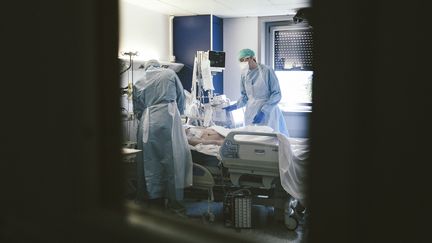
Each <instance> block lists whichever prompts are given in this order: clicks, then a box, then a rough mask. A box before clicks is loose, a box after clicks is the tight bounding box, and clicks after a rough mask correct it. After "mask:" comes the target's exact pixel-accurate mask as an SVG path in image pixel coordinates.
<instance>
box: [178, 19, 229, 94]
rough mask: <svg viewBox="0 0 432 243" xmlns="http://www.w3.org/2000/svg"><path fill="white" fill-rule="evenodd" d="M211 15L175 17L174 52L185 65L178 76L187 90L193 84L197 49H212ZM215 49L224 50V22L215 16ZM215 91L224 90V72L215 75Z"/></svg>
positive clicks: (220, 91) (219, 92)
mask: <svg viewBox="0 0 432 243" xmlns="http://www.w3.org/2000/svg"><path fill="white" fill-rule="evenodd" d="M210 16H211V15H197V16H179V17H174V19H173V54H174V56H175V57H176V62H179V63H183V64H184V65H185V66H184V67H183V68H182V70H181V71H180V72H179V73H178V76H179V78H180V80H181V82H182V84H183V87H184V88H185V89H186V90H189V91H190V89H191V86H192V71H193V61H194V57H195V54H196V52H197V51H208V50H211V46H210V43H211V42H210V23H211V22H210V20H211V19H210ZM213 50H215V51H223V22H222V19H221V18H219V17H216V16H213ZM213 85H214V87H215V93H218V94H222V92H223V74H222V73H218V74H217V75H215V76H213Z"/></svg>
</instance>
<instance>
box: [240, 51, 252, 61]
mask: <svg viewBox="0 0 432 243" xmlns="http://www.w3.org/2000/svg"><path fill="white" fill-rule="evenodd" d="M254 56H255V52H254V51H252V50H251V49H242V50H240V52H239V59H242V58H243V57H254Z"/></svg>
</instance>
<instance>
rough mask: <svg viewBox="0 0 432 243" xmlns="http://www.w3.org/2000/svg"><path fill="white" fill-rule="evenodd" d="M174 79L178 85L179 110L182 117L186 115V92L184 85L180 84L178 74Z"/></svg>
mask: <svg viewBox="0 0 432 243" xmlns="http://www.w3.org/2000/svg"><path fill="white" fill-rule="evenodd" d="M174 79H175V85H176V93H177V100H176V102H177V108H178V110H179V112H180V114H181V115H183V113H184V108H185V99H186V97H185V92H184V89H183V85H182V83H181V82H180V79H179V78H178V76H177V74H175V73H174Z"/></svg>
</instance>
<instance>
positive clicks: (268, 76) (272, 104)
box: [236, 64, 289, 136]
mask: <svg viewBox="0 0 432 243" xmlns="http://www.w3.org/2000/svg"><path fill="white" fill-rule="evenodd" d="M240 91H241V97H240V99H239V100H238V101H237V103H236V104H237V107H243V106H246V111H245V125H251V124H252V121H253V119H254V117H255V115H256V114H257V113H258V112H259V111H262V112H264V114H265V116H264V119H263V121H261V123H259V124H258V125H265V126H269V127H271V128H273V130H274V131H275V132H280V133H282V134H285V135H286V136H289V134H288V129H287V127H286V123H285V119H284V117H283V114H282V111H281V110H280V109H279V107H278V103H279V101H280V100H281V97H282V95H281V91H280V87H279V81H278V79H277V77H276V74H275V72H274V70H273V69H271V68H269V67H267V66H265V65H263V64H258V66H257V68H255V69H252V70H248V71H247V72H245V73H243V74H242V75H241V82H240Z"/></svg>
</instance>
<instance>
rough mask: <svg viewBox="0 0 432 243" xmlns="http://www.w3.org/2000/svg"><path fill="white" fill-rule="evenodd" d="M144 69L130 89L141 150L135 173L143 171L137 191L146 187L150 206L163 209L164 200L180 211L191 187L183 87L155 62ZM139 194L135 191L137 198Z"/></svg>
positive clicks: (174, 74)
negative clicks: (183, 123)
mask: <svg viewBox="0 0 432 243" xmlns="http://www.w3.org/2000/svg"><path fill="white" fill-rule="evenodd" d="M144 68H145V71H146V73H145V76H144V77H143V78H142V79H140V80H138V81H137V82H136V83H135V85H134V87H133V107H134V113H135V115H136V116H137V118H138V119H139V125H138V129H137V145H138V149H142V150H143V153H142V157H138V159H137V168H138V173H139V174H141V173H142V172H141V171H140V169H141V170H144V173H143V175H144V178H142V177H141V180H140V177H139V176H138V183H141V185H139V186H138V190H140V189H141V190H143V189H144V190H145V187H146V190H147V197H148V199H149V202H150V204H151V205H158V206H160V207H164V206H165V199H168V204H167V205H168V207H170V205H171V206H172V208H174V209H176V208H179V207H180V208H181V204H180V203H179V201H181V200H182V199H183V188H185V187H187V186H191V185H192V156H191V153H190V150H189V145H188V142H187V137H186V134H185V131H184V129H183V127H182V123H181V119H180V113H183V110H184V99H185V96H184V90H183V86H182V84H181V82H180V80H179V78H178V76H177V74H176V73H175V72H174V71H173V70H171V69H166V68H162V67H160V64H159V62H157V61H156V60H150V61H147V62H146V64H145V67H144ZM140 158H141V159H142V160H141V161H140V160H139V159H140ZM142 164H143V165H144V166H142ZM140 165H141V166H140ZM144 179H145V180H144ZM144 181H145V182H144ZM144 183H145V184H144ZM143 193H145V192H143V191H138V194H141V197H142V194H143ZM137 198H140V195H138V196H137Z"/></svg>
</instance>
